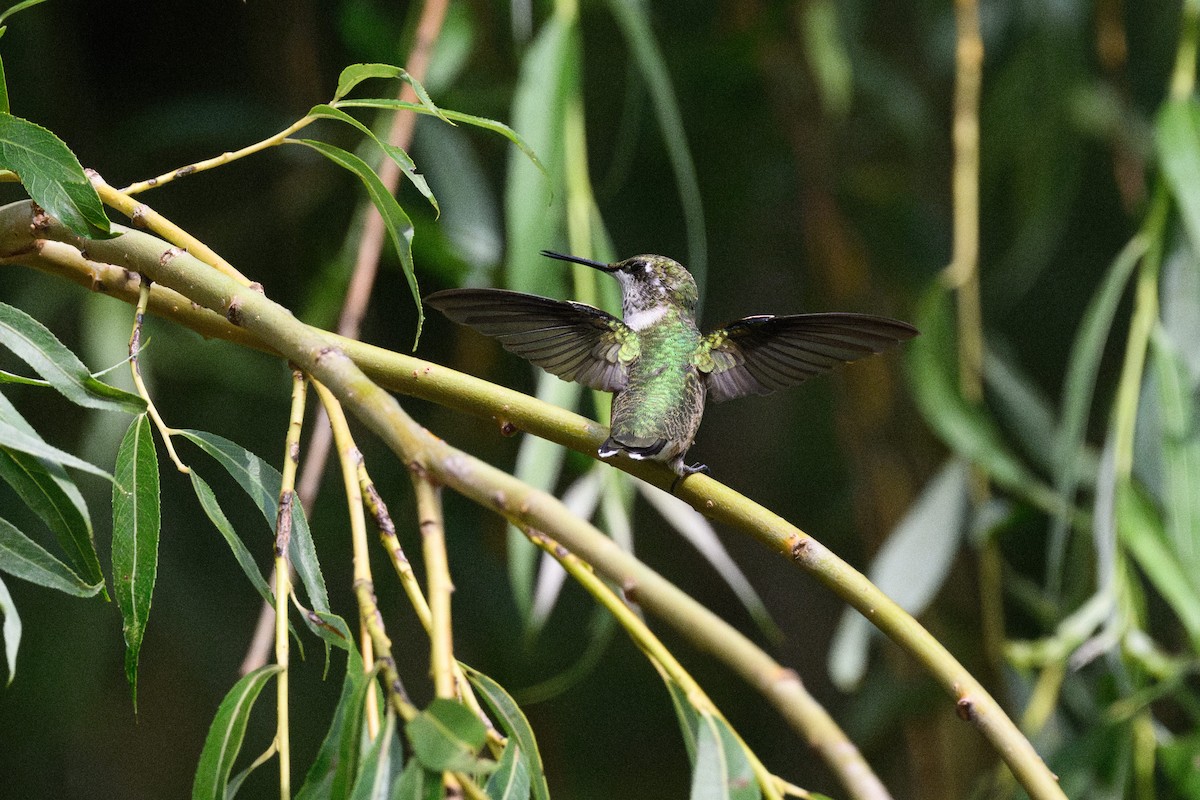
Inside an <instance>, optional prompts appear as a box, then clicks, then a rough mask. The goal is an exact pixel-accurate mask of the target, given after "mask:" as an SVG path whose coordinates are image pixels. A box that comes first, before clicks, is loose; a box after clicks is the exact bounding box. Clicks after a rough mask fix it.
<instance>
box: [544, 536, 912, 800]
mask: <svg viewBox="0 0 1200 800" xmlns="http://www.w3.org/2000/svg"><path fill="white" fill-rule="evenodd" d="M522 530H523V531H524V532H525V535H526V536H528V537H529V540H530V541H531V542H533V543H534V544H536V545H537V546H538V547H540V548H541V549H542V550H544V551H545V552H547V553H549V554H550V555H551V556H553V557H554V559H555V560H556V561H558V563H559V564H562V566H563V569H565V570H566V571H567V574H569V575H570V576H571V577H572V578H574V579H575V582H576V583H578V584H579V585H580V586H582V587H583V588H584V590H585V591H586V592H587V593H588V594H590V595H591V596H592V597H593V598H594V599H595V600H596V602H598V603H600V604H601V605H602V606H604V608H605V609H606V610H607V611H608V613H610V614H612V615H613V617H614V618H615V619H616V620H617V622H618V623H619V624H620V626H621V627H622V628H624V629H625V632H626V633H628V634H629V637H630V638H631V639H633V641H634V643H635V644H637V646H638V647H639V648H640V649H641V650H642V652H643V653H645V654H646V657H647V658H649V659H650V660H651V662H653V663H654V664H655V665H656V666H657V668H658V669H659V670H660V671H661V672H662V673H663V674H664V676H665V677H666V678H667V679H669V680H672V681H674V682H675V683H677V684H679V687H680V688H681V689H683V692H684V694H685V695H687V698H688V701H689V702H690V703H691V704H692V705H693V706H694V707H695V708H696V710H697V711H702V712H706V713H708V714H711V715H712V716H714V717H719V718H720V719H721V720H722V721H723V722H725V724H726V725H729V721H728V720H726V719H725V715H724V714H722V713H721V711H720V709H718V708H717V706H716V704H715V703H713V701H712V699H711V698H710V697H709V696H708V694H707V693H706V692H705V691H704V689H703V688H701V686H700V684H699V683H698V682H697V681H696V679H695V678H693V677H692V676H691V674H690V673H689V672H688V671H687V670H686V669H684V668H683V665H682V664H680V663H679V660H678V659H676V658H675V656H674V655H672V654H671V651H670V650H668V649H667V648H666V647H665V646H664V645H663V643H662V642H661V641H660V640H659V638H658V637H657V636H655V635H654V634H653V633H652V632H651V630H650V628H649V627H648V626H647V625H646V623H645V622H644V621H643V620H642V618H641V617H639V616H638V615H637V614H635V613H634V612H633V609H631V608H630V607H629V606H628V605H626V604H625V602H624V601H623V600H621V598H619V597H617V595H616V593H615V592H614V591H613V590H612V589H610V588H609V587H608V584H606V583H605V582H604V581H602V580H600V578H599V577H597V575H596V573H595V572H593V571H592V568H591V566H590V565H588V564H586V563H585V562H583V561H582V560H580V559H579V557H578V556H576V555H575V554H574V553H572V552H571V551H569V550H567V549H566V548H565V547H563V546H562V545H560V544H559V543H558V542H555V541H554V540H552V539H551V538H550V537H548V536H546V535H545V534H543V533H540V532H538V531H535V530H532V529H530V528H527V527H523V528H522ZM729 730H730V731H733V735H734V736H735V737H737V740H738V743H739V744H741V746H742V750H743V751H745V754H746V758H747V759H748V760H749V761H750V766H751V767H752V768H753V769H754V774H755V776H756V777H757V778H758V783H759V786H760V787H761V789H762V791H763V794H764V795H765V796H766V797H767V798H768V800H782V795H780V793H779V788H778V785H777V783H776V779H775V776H774V775H772V774H771V772H770V770H768V769H767V768H766V766H764V765H763V763H762V761H760V760H759V758H758V756H757V755H755V753H754V751H753V750H751V749H750V748H749V747H747V746H746V742H745V741H744V740H743V739H742V737H741V736H740V735H739V734H738V733H737V731H734V729H733V726H732V725H730V726H729ZM880 788H881V789H882V786H881V787H880ZM880 797H888V794H887V792H886V791H885V792H884V793H883V794H882V795H880Z"/></svg>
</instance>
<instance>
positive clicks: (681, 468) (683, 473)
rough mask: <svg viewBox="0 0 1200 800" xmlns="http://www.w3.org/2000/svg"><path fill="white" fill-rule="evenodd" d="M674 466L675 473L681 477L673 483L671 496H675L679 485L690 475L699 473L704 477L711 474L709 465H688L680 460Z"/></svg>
mask: <svg viewBox="0 0 1200 800" xmlns="http://www.w3.org/2000/svg"><path fill="white" fill-rule="evenodd" d="M672 466H674V467H675V471H676V472H677V473H679V475H678V477H676V478H675V480H673V481H672V482H671V494H675V490H676V489H677V488H678V487H679V484H680V483H681V482H682V481H683V479H684V478H686V477H687V476H688V475H695V474H696V473H697V472H699V473H701V474H703V475H710V474H711V471H710V470H709V468H708V465H707V464H691V465H686V464H684V463H683V459H680V460H679V462H678V463H676V464H673V465H672Z"/></svg>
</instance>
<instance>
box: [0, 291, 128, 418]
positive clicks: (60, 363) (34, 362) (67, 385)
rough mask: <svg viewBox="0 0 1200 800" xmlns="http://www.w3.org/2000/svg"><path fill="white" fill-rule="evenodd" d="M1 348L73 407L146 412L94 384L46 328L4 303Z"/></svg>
mask: <svg viewBox="0 0 1200 800" xmlns="http://www.w3.org/2000/svg"><path fill="white" fill-rule="evenodd" d="M0 345H3V346H5V347H7V348H8V349H9V350H12V351H13V353H15V354H16V356H17V357H18V358H20V359H21V360H22V361H24V362H25V363H26V364H28V365H29V366H30V367H32V368H33V369H34V371H35V372H37V374H39V375H41V376H42V377H43V378H45V379H46V380H47V381H49V383H50V385H51V386H53V387H54V388H55V389H56V390H57V391H58V392H59V393H60V394H61V395H62V396H63V397H65V398H67V399H68V400H70V401H71V402H72V403H74V404H75V405H78V406H85V407H87V408H99V409H103V410H105V411H121V412H124V413H126V414H140V413H142V412H143V411H145V410H146V401H145V400H143V399H142V398H140V397H138V396H137V395H136V394H130V393H129V392H126V391H123V390H121V389H118V388H116V387H115V386H109V385H108V384H107V383H104V382H103V381H100V380H97V379H96V378H95V377H93V376H92V374H91V373H90V372H88V369H87V367H85V366H84V365H83V362H82V361H80V360H79V359H78V358H77V357H76V356H75V354H74V353H72V352H71V351H70V350H69V349H68V348H67V346H66V345H64V344H63V343H62V342H60V341H59V340H58V339H57V338H55V336H54V334H53V333H51V332H50V330H49V329H48V328H46V326H45V325H43V324H42V323H40V322H38V321H37V320H36V319H34V318H33V317H31V316H29V315H28V314H26V313H25V312H24V311H22V310H20V309H19V308H13V307H12V306H10V305H8V304H6V303H0Z"/></svg>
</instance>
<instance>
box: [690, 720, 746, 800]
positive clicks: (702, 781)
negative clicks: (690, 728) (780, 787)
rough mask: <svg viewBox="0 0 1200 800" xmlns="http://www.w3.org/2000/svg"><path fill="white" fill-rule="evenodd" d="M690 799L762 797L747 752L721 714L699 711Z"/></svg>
mask: <svg viewBox="0 0 1200 800" xmlns="http://www.w3.org/2000/svg"><path fill="white" fill-rule="evenodd" d="M696 738H697V741H696V764H695V767H693V769H692V793H691V795H689V797H690V798H691V800H758V798H761V797H762V791H761V790H760V788H759V785H758V781H757V780H755V777H754V770H753V768H751V766H750V762H749V760H748V759H747V758H746V752H745V750H743V749H742V746H741V744H740V743H739V742H738V741H737V739H736V738H735V737H734V735H733V732H732V731H730V730H729V726H728V725H726V724H725V723H724V722H723V721H722V720H721V719H720V718H718V717H715V716H712V715H711V714H701V715H700V728H699V731H698V734H697V737H696Z"/></svg>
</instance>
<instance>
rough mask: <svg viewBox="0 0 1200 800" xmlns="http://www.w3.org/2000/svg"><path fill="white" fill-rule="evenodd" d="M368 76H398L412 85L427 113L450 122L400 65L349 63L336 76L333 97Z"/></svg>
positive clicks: (338, 95) (341, 96) (335, 98)
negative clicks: (335, 88) (336, 82)
mask: <svg viewBox="0 0 1200 800" xmlns="http://www.w3.org/2000/svg"><path fill="white" fill-rule="evenodd" d="M369 78H389V79H390V78H399V79H400V80H402V81H404V82H405V83H407V84H408V85H409V86H411V87H412V89H413V93H414V94H415V95H416V96H417V100H419V101H420V102H421V106H422V107H423V108H424V109H425V110H426V112H427V113H429V114H432V115H433V116H435V117H437V118H438V119H440V120H442V121H443V122H447V123H448V122H450V120H449V119H448V118H447V117H446V116H445V115H444V114H443V113H442V110H441V109H440V108H438V107H437V105H435V104H434V102H433V98H431V97H430V96H429V92H427V91H425V87H424V86H422V85H421V82H420V81H418V80H417V79H416V78H414V77H413V76H412V75H409V74H408V72H406V71H405V70H403V69H401V68H400V67H393V66H392V65H391V64H351V65H350V66H348V67H346V68H345V69H343V70H342V74H341V75H339V76H338V85H337V91H336V92H334V94H333V99H334V100H335V101H336V100H341V99H342V98H343V97H345V96H346V95H347V94H349V92H350V90H351V89H353V88H354V87H355V86H357V85H358V84H360V83H362V82H363V81H365V80H367V79H369Z"/></svg>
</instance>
